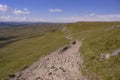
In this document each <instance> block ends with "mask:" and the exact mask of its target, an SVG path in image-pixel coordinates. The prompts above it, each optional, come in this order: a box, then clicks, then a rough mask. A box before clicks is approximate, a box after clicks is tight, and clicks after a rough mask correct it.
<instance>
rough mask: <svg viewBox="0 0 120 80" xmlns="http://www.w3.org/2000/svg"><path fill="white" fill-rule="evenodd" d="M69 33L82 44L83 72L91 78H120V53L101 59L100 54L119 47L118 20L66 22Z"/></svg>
mask: <svg viewBox="0 0 120 80" xmlns="http://www.w3.org/2000/svg"><path fill="white" fill-rule="evenodd" d="M66 26H67V28H68V29H69V34H71V36H72V37H74V38H75V39H78V40H80V41H81V42H82V43H83V44H82V46H81V49H80V52H81V53H82V55H83V56H84V60H85V62H84V64H83V65H84V66H83V69H82V71H83V74H84V75H87V77H88V78H89V79H91V80H120V54H119V55H117V56H112V57H110V59H104V58H103V59H101V58H100V54H101V53H102V54H106V53H112V52H113V51H115V50H116V49H120V22H80V23H75V24H67V25H66Z"/></svg>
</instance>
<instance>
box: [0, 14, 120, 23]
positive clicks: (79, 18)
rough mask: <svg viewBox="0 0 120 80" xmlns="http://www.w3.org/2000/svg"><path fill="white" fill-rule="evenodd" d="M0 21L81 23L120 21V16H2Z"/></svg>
mask: <svg viewBox="0 0 120 80" xmlns="http://www.w3.org/2000/svg"><path fill="white" fill-rule="evenodd" d="M0 21H17V22H22V21H29V22H79V21H120V14H104V15H100V14H94V15H93V14H87V15H80V16H70V17H56V18H41V17H40V18H39V17H25V16H23V17H22V16H15V17H12V16H0Z"/></svg>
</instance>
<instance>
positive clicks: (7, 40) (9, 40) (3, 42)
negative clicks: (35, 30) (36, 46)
mask: <svg viewBox="0 0 120 80" xmlns="http://www.w3.org/2000/svg"><path fill="white" fill-rule="evenodd" d="M43 35H44V34H39V35H32V36H27V37H24V38H21V39H20V38H19V37H16V36H11V37H0V41H1V42H0V48H3V47H6V46H8V45H9V44H11V43H14V42H17V41H20V40H24V39H29V38H34V37H41V36H43Z"/></svg>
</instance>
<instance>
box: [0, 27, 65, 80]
mask: <svg viewBox="0 0 120 80" xmlns="http://www.w3.org/2000/svg"><path fill="white" fill-rule="evenodd" d="M36 34H38V33H36ZM36 34H35V35H36ZM42 34H43V35H40V36H39V35H38V36H34V37H33V36H32V37H31V36H30V35H29V38H28V36H27V37H26V36H20V37H18V38H20V39H21V40H18V41H15V42H12V43H10V44H8V45H7V46H4V47H1V48H0V80H4V79H6V78H7V77H8V75H9V74H14V73H15V72H17V71H19V70H21V69H23V68H24V67H26V66H29V65H30V64H32V63H33V62H35V61H37V60H38V59H39V58H40V57H43V56H45V55H48V54H49V53H51V52H53V51H54V50H56V49H58V48H59V47H61V46H63V45H65V44H66V43H67V40H66V39H65V36H64V34H63V33H62V32H61V31H60V30H59V29H56V30H55V31H47V32H44V33H42Z"/></svg>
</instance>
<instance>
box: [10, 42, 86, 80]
mask: <svg viewBox="0 0 120 80" xmlns="http://www.w3.org/2000/svg"><path fill="white" fill-rule="evenodd" d="M80 46H81V43H80V42H79V41H74V42H71V43H70V44H68V45H66V46H64V47H62V48H60V49H58V50H56V51H55V52H53V53H51V54H50V55H47V56H46V57H44V58H41V59H40V60H39V61H37V62H35V63H34V64H32V65H31V66H30V67H28V68H27V69H25V70H23V71H21V72H18V73H16V74H15V77H14V78H11V79H9V80H85V79H84V77H83V76H82V74H81V72H80V68H81V65H82V62H83V61H82V59H81V56H80V52H79V48H80Z"/></svg>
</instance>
